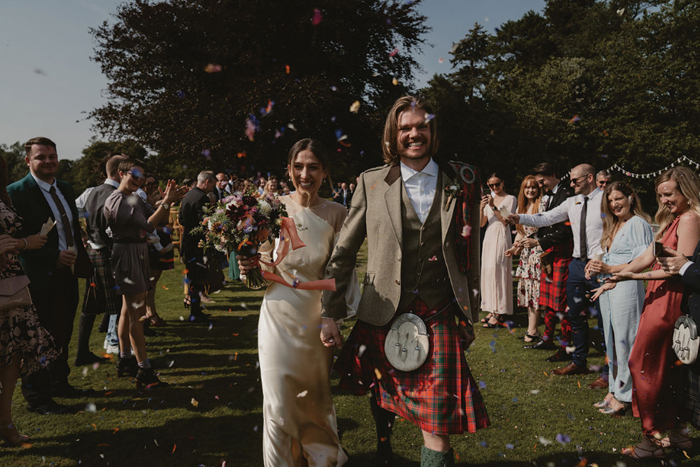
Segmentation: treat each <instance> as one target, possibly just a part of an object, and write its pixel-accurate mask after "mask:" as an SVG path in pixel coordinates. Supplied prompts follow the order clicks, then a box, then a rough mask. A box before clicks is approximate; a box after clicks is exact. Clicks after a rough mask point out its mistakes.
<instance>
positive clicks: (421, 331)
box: [384, 313, 430, 371]
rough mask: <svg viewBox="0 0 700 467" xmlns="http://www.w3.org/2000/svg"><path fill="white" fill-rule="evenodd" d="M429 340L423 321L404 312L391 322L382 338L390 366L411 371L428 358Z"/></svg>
mask: <svg viewBox="0 0 700 467" xmlns="http://www.w3.org/2000/svg"><path fill="white" fill-rule="evenodd" d="M429 351H430V340H429V339H428V331H427V328H426V326H425V323H424V322H423V320H422V319H420V318H419V317H418V316H416V315H414V314H413V313H405V314H403V315H401V316H399V317H398V318H396V319H395V320H394V322H393V323H391V329H390V330H389V333H388V334H387V336H386V339H385V340H384V353H385V354H386V359H387V360H388V361H389V363H390V364H391V366H393V367H394V368H396V369H397V370H401V371H413V370H416V369H418V368H420V367H421V365H423V363H424V362H425V359H426V358H428V352H429Z"/></svg>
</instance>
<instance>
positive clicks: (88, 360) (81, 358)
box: [73, 352, 109, 366]
mask: <svg viewBox="0 0 700 467" xmlns="http://www.w3.org/2000/svg"><path fill="white" fill-rule="evenodd" d="M107 361H109V359H108V358H102V357H98V356H97V355H95V354H94V353H92V352H88V354H87V355H77V356H76V357H75V362H74V363H73V364H74V365H75V366H83V365H94V364H95V363H105V362H107Z"/></svg>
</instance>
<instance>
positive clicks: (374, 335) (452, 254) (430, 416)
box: [321, 96, 489, 467]
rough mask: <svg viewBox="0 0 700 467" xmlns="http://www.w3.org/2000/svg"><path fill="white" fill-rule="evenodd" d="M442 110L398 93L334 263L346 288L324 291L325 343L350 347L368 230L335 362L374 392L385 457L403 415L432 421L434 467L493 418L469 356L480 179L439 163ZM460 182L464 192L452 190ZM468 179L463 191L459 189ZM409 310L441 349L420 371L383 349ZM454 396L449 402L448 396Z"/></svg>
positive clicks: (345, 384) (427, 459)
mask: <svg viewBox="0 0 700 467" xmlns="http://www.w3.org/2000/svg"><path fill="white" fill-rule="evenodd" d="M432 115H434V111H433V109H432V107H431V105H430V104H428V103H427V102H425V101H423V100H421V99H417V98H415V97H412V96H404V97H401V98H400V99H398V100H397V101H396V103H395V104H394V106H393V108H392V109H391V111H390V113H389V115H388V117H387V121H386V126H385V129H384V144H382V147H383V151H384V160H385V162H387V165H385V166H383V167H379V168H375V169H370V170H368V171H366V172H364V173H363V174H362V175H361V176H360V179H359V183H358V186H357V189H356V192H355V196H354V197H353V202H352V206H351V208H350V213H349V215H348V218H347V219H346V221H345V223H344V225H343V228H342V230H341V232H340V237H339V240H338V243H337V244H336V247H335V250H334V252H333V254H332V256H331V258H330V261H329V263H328V265H327V267H326V274H325V276H326V277H327V278H334V279H335V280H336V291H334V292H324V293H323V299H322V316H323V318H324V319H323V324H322V330H321V340H322V341H323V343H324V345H326V346H328V347H330V346H333V345H337V346H340V344H341V336H340V334H339V332H338V326H337V322H336V320H341V319H343V318H345V317H346V301H345V294H346V290H347V287H348V283H349V280H350V277H351V274H353V268H354V266H355V261H356V257H357V252H358V250H359V249H360V246H361V245H362V243H363V242H364V240H365V237H366V238H367V245H368V254H367V257H368V264H367V275H366V276H365V279H364V288H363V293H362V298H361V300H360V303H359V306H358V310H357V319H358V322H357V325H356V326H355V328H354V329H353V332H352V334H351V336H350V337H349V339H348V343H347V344H346V346H345V347H344V348H343V352H342V353H341V356H340V358H339V359H338V363H337V365H336V369H337V370H339V372H340V373H341V381H340V384H339V387H341V388H342V389H347V390H349V391H351V392H352V393H353V394H355V395H362V394H366V392H367V391H368V390H369V389H370V388H371V391H372V397H370V405H371V408H372V414H373V416H374V419H375V423H376V426H377V438H378V443H377V457H378V461H379V462H380V463H381V465H388V464H389V463H391V461H392V458H393V453H392V449H391V444H390V441H389V440H390V435H391V425H392V424H393V420H394V414H399V415H400V416H402V417H403V418H404V419H410V420H415V422H414V423H415V424H416V425H417V426H419V427H420V428H421V431H422V433H423V441H424V446H423V447H422V452H421V465H422V466H424V467H425V466H452V465H454V452H453V451H452V449H451V447H450V440H449V435H450V434H457V433H463V432H464V431H469V432H475V431H476V430H477V429H479V428H484V427H486V426H488V425H489V421H488V416H487V414H486V409H485V406H484V404H483V400H482V398H481V394H480V393H479V390H478V388H477V387H476V386H475V384H474V379H473V378H472V376H471V373H470V370H469V366H468V365H467V362H466V360H465V358H464V353H463V351H464V350H466V348H467V347H468V346H469V344H470V343H471V341H472V340H473V325H472V323H473V320H474V319H475V318H476V317H477V316H478V309H477V306H478V305H477V304H478V303H479V301H478V288H479V283H480V281H479V272H480V271H479V269H480V268H479V229H478V227H476V228H473V229H472V228H470V226H471V225H475V226H478V225H479V220H478V215H479V209H478V203H479V199H480V188H479V187H480V183H479V181H478V176H477V174H476V171H475V169H473V168H471V167H470V166H466V165H465V166H464V167H465V169H464V170H465V171H468V172H469V173H470V174H471V175H468V176H467V177H468V179H469V181H470V182H471V183H469V182H467V179H465V178H464V177H462V178H461V179H460V176H459V175H456V176H455V173H454V171H453V170H449V169H448V170H447V171H445V170H444V169H441V168H440V167H439V166H438V164H437V163H436V162H435V160H433V156H434V155H435V153H436V151H437V147H438V141H437V132H436V121H435V120H436V119H435V118H429V117H428V116H432ZM461 180H464V182H462V181H461ZM452 186H454V187H455V192H454V193H449V194H448V192H447V190H448V189H449V188H450V187H452ZM458 187H460V190H462V191H461V193H462V194H463V196H455V195H457V191H458ZM457 212H459V213H463V214H464V215H463V216H459V215H456V214H457ZM398 316H402V317H403V318H401V319H404V318H411V319H413V318H415V317H416V316H417V317H419V318H421V319H422V320H423V321H424V322H425V325H426V326H427V327H428V328H430V331H429V332H428V336H429V337H428V339H429V341H430V346H431V352H430V353H429V354H428V357H427V359H426V360H425V362H424V363H423V364H422V365H421V366H420V367H419V368H417V369H415V370H413V371H410V372H406V371H399V370H396V369H395V367H394V366H392V365H391V364H390V363H389V361H388V359H387V357H386V354H385V352H384V350H385V349H384V339H385V337H386V336H387V335H388V333H389V331H390V328H391V325H392V321H393V320H394V318H397V317H398ZM456 319H457V320H458V321H459V323H460V324H459V325H457V324H456V322H455V320H456ZM460 336H461V337H462V338H463V339H460ZM397 345H398V344H397ZM408 347H411V346H408ZM391 350H392V351H393V350H394V349H393V348H392V349H391ZM407 350H409V349H404V352H406V351H407ZM410 350H413V349H410ZM388 352H389V349H387V353H388ZM437 355H439V357H437ZM407 393H411V397H406V396H405V394H407ZM446 394H449V395H450V396H449V398H450V404H444V400H445V397H447V396H446Z"/></svg>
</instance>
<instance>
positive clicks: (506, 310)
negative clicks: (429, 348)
mask: <svg viewBox="0 0 700 467" xmlns="http://www.w3.org/2000/svg"><path fill="white" fill-rule="evenodd" d="M487 186H488V187H489V189H490V190H491V194H490V195H489V194H487V195H485V196H483V197H482V198H481V205H480V209H481V227H484V226H486V225H488V227H487V228H486V232H485V233H484V244H483V246H482V251H481V309H482V310H484V311H487V312H488V315H487V316H486V318H484V319H482V320H481V321H482V322H483V323H484V325H483V327H485V328H495V327H498V326H501V325H504V323H505V318H504V315H512V314H513V274H512V261H511V259H510V257H506V256H505V255H504V253H505V252H506V250H508V249H509V248H510V247H511V246H513V243H512V239H511V235H510V227H509V226H508V221H507V220H506V217H507V216H508V214H512V213H514V212H515V210H516V208H517V206H518V200H517V198H516V197H515V196H513V195H509V194H508V193H506V190H505V186H504V183H503V177H502V176H501V175H500V174H498V173H493V174H491V175H490V176H489V177H488V179H487Z"/></svg>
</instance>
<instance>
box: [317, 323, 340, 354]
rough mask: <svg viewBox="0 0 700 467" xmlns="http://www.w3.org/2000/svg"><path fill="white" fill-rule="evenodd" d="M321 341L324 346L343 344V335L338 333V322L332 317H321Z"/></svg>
mask: <svg viewBox="0 0 700 467" xmlns="http://www.w3.org/2000/svg"><path fill="white" fill-rule="evenodd" d="M321 342H323V345H325V346H326V347H333V346H336V347H338V348H341V347H342V346H343V336H341V335H340V330H339V329H338V324H337V323H336V322H335V320H334V319H332V318H323V319H322V320H321Z"/></svg>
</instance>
